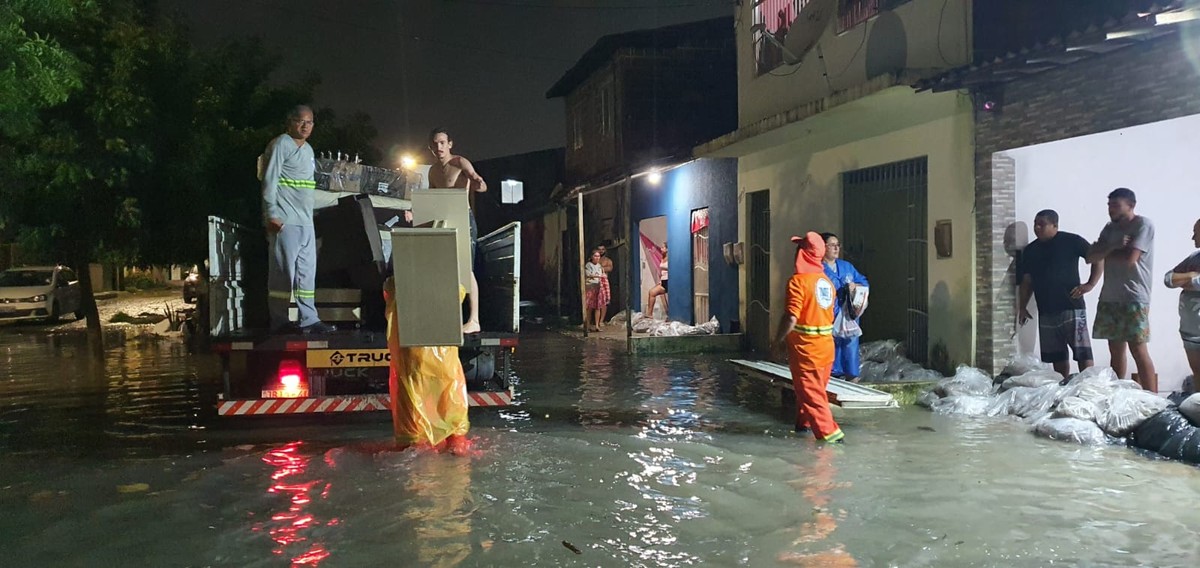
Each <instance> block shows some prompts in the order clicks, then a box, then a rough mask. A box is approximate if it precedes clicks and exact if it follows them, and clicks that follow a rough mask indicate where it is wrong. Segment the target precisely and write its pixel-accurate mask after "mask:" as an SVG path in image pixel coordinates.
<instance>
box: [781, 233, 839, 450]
mask: <svg viewBox="0 0 1200 568" xmlns="http://www.w3.org/2000/svg"><path fill="white" fill-rule="evenodd" d="M817 238H819V237H817ZM822 244H823V243H822ZM821 248H823V247H821ZM822 252H823V251H822ZM799 256H800V257H801V258H797V261H796V266H797V274H793V275H792V278H791V279H790V280H788V287H787V302H786V306H787V311H788V313H789V314H790V315H792V316H794V317H795V318H796V325H795V326H793V327H792V330H791V332H790V333H788V335H787V345H788V349H787V356H788V367H789V368H790V369H791V371H792V386H793V388H795V390H796V425H798V426H801V427H809V428H812V430H813V434H814V435H815V436H816V438H817V439H818V440H822V441H826V442H836V441H838V440H840V439H842V438H843V437H844V434H842V429H841V427H839V426H838V424H837V422H836V421H834V419H833V413H832V412H831V411H830V410H829V396H828V395H827V394H826V387H828V386H829V376H830V373H831V372H832V371H833V358H834V347H833V304H834V301H835V300H836V292H835V288H834V287H833V283H832V282H830V281H829V278H827V277H826V276H825V272H824V270H823V269H821V268H820V265H819V264H816V270H809V269H808V268H809V267H807V266H801V264H802V263H804V262H805V261H806V259H804V258H803V257H805V256H814V257H815V258H816V260H815V262H818V263H819V258H820V257H819V256H816V255H811V254H808V255H806V254H804V253H802V254H801V255H799Z"/></svg>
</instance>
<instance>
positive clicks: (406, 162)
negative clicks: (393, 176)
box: [400, 154, 417, 170]
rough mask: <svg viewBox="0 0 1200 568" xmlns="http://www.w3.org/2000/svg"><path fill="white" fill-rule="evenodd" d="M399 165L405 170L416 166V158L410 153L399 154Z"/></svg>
mask: <svg viewBox="0 0 1200 568" xmlns="http://www.w3.org/2000/svg"><path fill="white" fill-rule="evenodd" d="M400 167H402V168H404V169H406V170H411V169H413V168H415V167H417V159H416V158H414V157H412V155H411V154H405V155H403V156H400Z"/></svg>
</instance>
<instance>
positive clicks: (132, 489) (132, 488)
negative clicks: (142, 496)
mask: <svg viewBox="0 0 1200 568" xmlns="http://www.w3.org/2000/svg"><path fill="white" fill-rule="evenodd" d="M149 490H150V484H148V483H130V484H129V485H118V486H117V492H118V493H140V492H142V491H149Z"/></svg>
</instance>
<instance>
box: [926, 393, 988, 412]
mask: <svg viewBox="0 0 1200 568" xmlns="http://www.w3.org/2000/svg"><path fill="white" fill-rule="evenodd" d="M989 403H991V399H990V398H988V397H986V396H978V395H969V394H964V395H951V396H948V397H946V398H943V399H940V400H938V401H937V402H935V403H933V412H934V413H935V414H962V415H966V416H983V415H984V414H986V413H987V409H988V404H989Z"/></svg>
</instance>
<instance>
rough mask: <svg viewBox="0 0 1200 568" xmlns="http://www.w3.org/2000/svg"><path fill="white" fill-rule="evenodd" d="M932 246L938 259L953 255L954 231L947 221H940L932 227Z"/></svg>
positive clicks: (950, 223)
mask: <svg viewBox="0 0 1200 568" xmlns="http://www.w3.org/2000/svg"><path fill="white" fill-rule="evenodd" d="M933 245H934V248H936V249H937V257H938V258H950V257H951V256H953V255H954V230H953V223H952V222H951V221H950V220H949V219H942V220H941V221H938V222H937V223H936V224H935V225H934V226H933Z"/></svg>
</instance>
